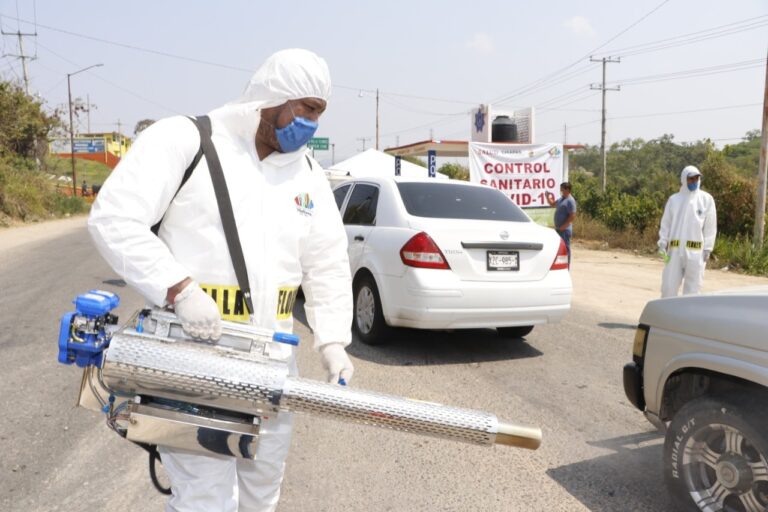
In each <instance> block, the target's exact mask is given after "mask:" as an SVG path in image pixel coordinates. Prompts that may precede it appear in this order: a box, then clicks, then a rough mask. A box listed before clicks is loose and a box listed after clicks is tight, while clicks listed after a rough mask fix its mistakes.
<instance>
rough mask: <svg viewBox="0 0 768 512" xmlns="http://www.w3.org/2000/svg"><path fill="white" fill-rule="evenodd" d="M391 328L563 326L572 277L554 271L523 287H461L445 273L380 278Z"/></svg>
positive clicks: (479, 284)
mask: <svg viewBox="0 0 768 512" xmlns="http://www.w3.org/2000/svg"><path fill="white" fill-rule="evenodd" d="M376 280H377V282H378V283H379V288H380V292H381V295H382V304H383V308H384V316H385V318H386V320H387V323H388V324H389V325H393V326H400V327H414V328H418V329H472V328H488V327H491V328H493V327H513V326H518V325H539V324H546V323H554V322H558V321H560V320H561V319H562V318H563V317H564V316H565V315H566V313H568V311H569V310H570V307H571V293H572V285H571V277H570V274H569V273H568V272H567V271H565V270H562V271H552V272H549V273H548V274H547V276H546V277H545V278H544V279H541V280H539V281H528V282H518V283H514V282H512V283H499V282H485V281H470V282H458V281H456V280H454V279H453V277H452V276H450V275H449V274H447V273H446V272H445V271H440V270H429V269H412V270H409V271H408V272H406V273H405V275H403V276H402V277H391V276H377V277H376Z"/></svg>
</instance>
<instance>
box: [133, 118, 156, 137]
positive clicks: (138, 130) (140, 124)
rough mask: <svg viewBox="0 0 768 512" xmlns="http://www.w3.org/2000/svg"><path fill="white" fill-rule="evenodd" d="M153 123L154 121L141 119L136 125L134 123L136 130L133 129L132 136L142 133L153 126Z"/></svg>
mask: <svg viewBox="0 0 768 512" xmlns="http://www.w3.org/2000/svg"><path fill="white" fill-rule="evenodd" d="M154 123H155V120H154V119H142V120H141V121H139V122H138V123H136V128H134V129H133V134H134V135H138V134H140V133H141V132H142V131H144V130H145V129H146V128H148V127H149V126H151V125H153V124H154Z"/></svg>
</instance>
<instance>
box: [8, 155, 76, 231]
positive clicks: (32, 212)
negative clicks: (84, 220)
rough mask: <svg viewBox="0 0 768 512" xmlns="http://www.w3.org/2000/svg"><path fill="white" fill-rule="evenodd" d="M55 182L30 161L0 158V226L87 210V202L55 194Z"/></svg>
mask: <svg viewBox="0 0 768 512" xmlns="http://www.w3.org/2000/svg"><path fill="white" fill-rule="evenodd" d="M57 183H58V182H57V181H55V180H50V179H48V177H47V173H46V172H45V171H38V170H37V169H35V167H34V163H32V162H31V161H29V160H22V159H19V160H12V161H10V160H0V225H10V224H11V222H13V221H14V220H21V221H24V222H31V221H38V220H44V219H50V218H55V217H60V216H63V215H66V214H74V213H80V212H85V211H87V209H88V204H87V203H86V201H84V200H83V199H82V198H80V197H66V196H63V195H62V194H60V193H58V192H57V190H56V185H57Z"/></svg>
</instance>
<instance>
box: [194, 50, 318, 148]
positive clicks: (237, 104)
mask: <svg viewBox="0 0 768 512" xmlns="http://www.w3.org/2000/svg"><path fill="white" fill-rule="evenodd" d="M330 95H331V75H330V72H329V71H328V65H327V64H326V62H325V60H324V59H322V58H321V57H318V56H317V55H316V54H314V53H312V52H310V51H308V50H301V49H290V50H281V51H279V52H276V53H274V54H272V55H271V56H270V57H269V58H267V60H266V61H265V62H264V64H262V66H261V67H260V68H259V69H258V70H257V71H256V73H255V74H254V75H253V77H252V78H251V80H250V82H248V85H247V86H246V87H245V91H244V92H243V94H242V95H241V96H240V97H239V98H238V99H236V100H235V101H232V102H230V103H227V104H226V105H224V106H223V107H220V108H217V109H215V110H213V111H211V112H210V113H209V116H210V117H211V120H212V122H213V123H216V125H217V127H223V128H224V129H226V130H227V131H228V132H229V133H230V134H231V135H233V136H235V137H237V138H241V139H244V141H243V142H245V143H252V141H253V140H254V138H255V137H256V128H257V127H258V126H259V111H260V110H261V109H262V108H270V107H276V106H278V105H282V104H283V103H285V102H286V101H288V100H296V99H300V98H319V99H321V100H324V101H328V98H329V97H330ZM303 153H304V150H303V148H302V149H300V150H297V151H294V152H293V153H292V154H289V155H292V156H291V157H288V159H289V160H293V159H295V158H298V157H300V156H301V155H302V154H303ZM281 160H282V158H281Z"/></svg>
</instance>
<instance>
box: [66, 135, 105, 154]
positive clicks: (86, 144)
mask: <svg viewBox="0 0 768 512" xmlns="http://www.w3.org/2000/svg"><path fill="white" fill-rule="evenodd" d="M74 146H75V153H103V152H104V151H105V149H106V147H105V144H104V139H103V138H99V139H75V140H74Z"/></svg>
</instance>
